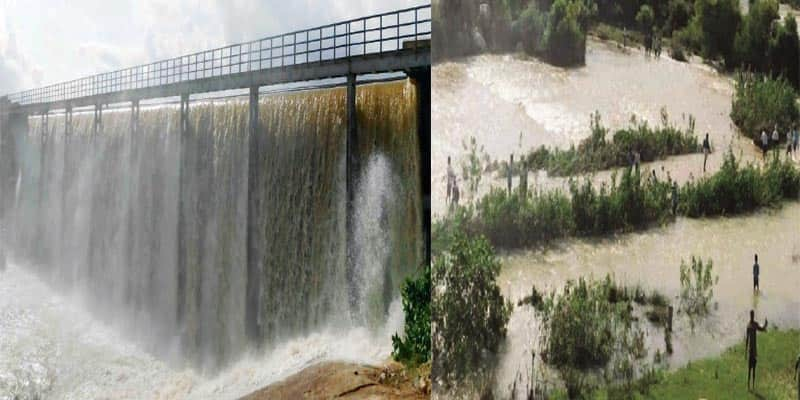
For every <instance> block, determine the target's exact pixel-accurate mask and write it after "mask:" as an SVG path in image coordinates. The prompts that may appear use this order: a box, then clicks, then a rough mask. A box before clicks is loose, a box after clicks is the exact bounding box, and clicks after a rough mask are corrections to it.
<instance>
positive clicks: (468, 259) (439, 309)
mask: <svg viewBox="0 0 800 400" xmlns="http://www.w3.org/2000/svg"><path fill="white" fill-rule="evenodd" d="M432 272H433V283H434V289H433V294H432V297H433V299H432V301H433V309H432V311H433V313H432V314H431V326H432V337H433V375H435V376H437V377H440V378H442V379H444V380H445V381H446V382H461V381H463V380H464V379H465V378H466V377H467V376H472V375H473V374H477V375H485V374H486V373H488V372H489V371H492V369H493V365H494V362H495V357H496V355H497V352H498V349H499V346H500V344H501V343H502V342H503V340H504V339H505V335H506V324H507V323H508V318H509V316H510V314H511V309H512V305H511V303H510V302H506V300H505V299H504V298H503V295H502V294H501V293H500V288H499V287H498V286H497V284H496V283H495V279H496V278H497V275H498V273H499V272H500V262H499V261H498V260H497V258H496V256H495V254H494V250H493V249H492V247H491V246H490V245H489V243H488V242H487V241H486V240H485V239H483V238H476V239H471V238H468V237H467V236H465V235H463V234H458V235H456V237H455V238H454V241H453V243H452V245H451V247H450V248H449V250H448V251H446V252H443V253H442V254H441V255H439V256H437V257H436V259H435V260H434V264H433V271H432Z"/></svg>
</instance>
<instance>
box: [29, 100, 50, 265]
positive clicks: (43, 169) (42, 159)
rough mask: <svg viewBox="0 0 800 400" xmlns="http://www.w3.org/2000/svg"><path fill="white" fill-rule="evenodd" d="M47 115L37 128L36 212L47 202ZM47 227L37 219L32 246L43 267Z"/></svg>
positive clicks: (44, 222) (43, 114) (45, 253)
mask: <svg viewBox="0 0 800 400" xmlns="http://www.w3.org/2000/svg"><path fill="white" fill-rule="evenodd" d="M48 121H49V115H48V112H47V111H45V112H44V113H42V115H41V126H40V127H39V129H40V132H39V188H38V196H37V201H38V203H37V204H38V206H37V209H38V210H44V209H45V207H44V203H45V201H47V194H46V193H45V192H46V188H47V175H48V174H47V141H48V137H47V136H48V135H49V133H50V132H49V130H50V129H49V127H48ZM46 225H49V224H48V222H47V221H46V218H41V219H39V225H38V227H37V230H36V239H35V240H36V244H35V245H34V247H33V248H34V249H36V250H38V251H36V253H37V254H35V256H36V257H37V258H38V259H39V261H40V262H43V263H44V264H45V265H48V262H49V258H48V253H47V250H48V249H47V248H45V243H46V241H45V240H44V239H45V233H46V232H47V226H46Z"/></svg>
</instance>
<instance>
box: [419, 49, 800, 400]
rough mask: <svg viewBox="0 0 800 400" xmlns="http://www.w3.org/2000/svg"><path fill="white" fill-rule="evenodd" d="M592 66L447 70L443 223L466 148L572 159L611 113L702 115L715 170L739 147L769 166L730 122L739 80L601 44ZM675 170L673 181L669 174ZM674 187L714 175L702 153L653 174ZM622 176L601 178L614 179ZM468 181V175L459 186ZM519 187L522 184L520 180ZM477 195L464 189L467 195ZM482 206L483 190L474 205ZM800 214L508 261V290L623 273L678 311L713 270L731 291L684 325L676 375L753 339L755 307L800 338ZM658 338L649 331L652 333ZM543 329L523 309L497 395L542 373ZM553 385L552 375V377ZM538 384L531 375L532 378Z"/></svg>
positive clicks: (440, 181)
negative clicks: (755, 269)
mask: <svg viewBox="0 0 800 400" xmlns="http://www.w3.org/2000/svg"><path fill="white" fill-rule="evenodd" d="M587 46H588V47H587V55H586V66H584V67H580V68H574V69H562V68H556V67H553V66H550V65H547V64H544V63H542V62H540V61H538V60H535V59H533V58H530V57H527V56H524V55H521V54H510V55H481V56H476V57H472V58H469V59H466V60H461V61H457V62H447V63H443V64H440V65H437V66H435V67H434V70H433V79H434V85H433V89H432V91H433V100H434V101H433V108H432V111H433V113H432V116H431V118H432V123H433V127H434V132H436V133H435V134H434V135H433V155H432V160H431V164H432V167H433V172H432V173H433V175H432V184H433V186H434V190H435V191H436V193H437V195H436V196H434V198H435V200H434V204H433V212H434V218H437V216H439V217H440V216H441V215H443V213H444V212H445V204H444V199H445V194H444V181H445V171H446V160H447V157H448V156H451V157H452V158H453V163H454V164H455V168H456V171H458V170H459V167H458V166H459V164H460V162H461V160H463V159H464V158H465V154H466V152H465V150H464V147H463V145H462V143H463V142H465V141H468V140H469V139H470V138H471V137H475V139H476V140H477V143H478V144H479V145H480V146H483V148H484V151H485V152H486V154H487V155H488V156H489V158H491V159H492V160H495V159H501V160H507V159H508V157H509V155H510V154H512V153H513V154H515V158H518V157H519V156H520V155H521V154H525V153H527V152H528V151H529V150H530V149H531V148H533V147H537V146H539V145H543V144H544V145H547V146H553V147H558V148H568V147H569V146H570V145H571V144H577V143H578V142H579V141H580V140H581V139H583V138H585V137H587V136H588V135H589V133H590V131H589V117H590V114H591V113H593V112H594V111H599V112H600V114H601V116H602V121H603V124H604V125H605V126H606V127H608V128H610V129H612V130H613V129H615V128H621V127H624V126H628V124H629V121H630V118H631V115H636V117H637V118H638V119H640V120H645V121H647V122H648V123H649V124H651V125H656V124H660V123H661V109H662V107H664V108H666V110H667V112H668V114H669V118H670V121H671V123H672V124H675V125H678V126H682V127H685V126H687V123H688V116H689V115H692V116H694V117H695V118H696V128H695V133H696V135H698V137H700V136H701V135H704V134H705V133H708V134H709V136H710V140H711V144H712V148H713V150H714V152H713V153H712V154H711V155H710V157H709V159H708V170H709V172H708V173H713V171H715V170H717V169H718V168H719V166H720V165H721V164H722V160H723V155H724V153H725V151H726V150H727V149H729V148H730V149H731V150H732V151H733V152H734V154H735V155H736V156H737V157H739V158H740V159H741V160H743V161H744V162H760V160H761V155H760V152H758V151H757V149H756V148H755V147H754V146H753V145H752V144H751V142H750V141H749V140H747V139H743V138H741V137H740V136H739V135H738V133H737V132H736V128H735V126H734V125H733V124H732V122H731V120H730V117H729V114H730V108H731V99H732V95H733V81H732V79H731V78H730V77H729V76H725V75H722V74H720V73H718V72H716V71H715V70H713V69H712V68H710V67H708V66H706V65H703V64H702V63H701V62H699V61H697V60H693V61H692V62H691V63H681V62H677V61H674V60H672V59H670V58H668V57H665V56H662V57H661V58H660V59H653V58H647V57H645V56H644V54H643V52H642V51H641V50H636V49H626V50H621V49H619V48H618V47H617V46H616V45H615V44H608V43H604V42H599V41H596V40H591V39H590V40H589V42H588V44H587ZM662 167H663V170H662ZM650 169H655V170H656V171H657V174H658V176H659V177H660V178H665V177H666V173H667V172H669V173H670V176H671V177H672V178H673V179H676V180H678V181H679V182H685V181H687V180H689V179H691V178H692V177H700V176H702V175H703V156H702V154H693V155H685V156H678V157H670V158H668V159H666V160H660V161H656V162H653V163H646V164H644V165H643V171H645V172H649V170H650ZM612 172H613V171H601V172H598V173H596V174H592V175H591V176H589V177H588V178H589V179H593V180H594V181H596V182H598V181H607V180H609V179H610V176H611V173H612ZM531 175H532V176H531V177H529V179H528V182H529V184H533V185H535V188H536V190H554V189H563V188H565V186H566V182H567V179H566V178H555V177H548V176H547V174H546V173H545V172H544V171H538V172H532V173H531ZM459 179H460V178H459ZM514 184H515V185H516V180H515V182H514ZM505 185H506V181H505V179H504V178H498V177H497V176H490V175H488V174H487V175H484V177H483V179H482V182H481V186H480V187H479V189H478V191H477V193H476V194H475V195H478V196H479V195H481V194H482V193H486V192H487V191H488V190H489V188H491V187H505ZM463 186H465V185H462V187H463ZM465 197H466V198H467V199H469V193H468V194H467V196H462V198H465ZM798 232H800V203H798V202H789V203H785V204H784V205H783V207H782V208H781V209H779V210H768V211H762V212H758V213H753V214H750V215H746V216H739V217H735V218H717V219H699V220H698V219H686V218H679V219H678V220H677V221H676V222H675V223H672V224H669V225H666V226H664V227H660V228H655V229H650V230H647V231H644V232H637V233H631V234H625V235H617V236H611V237H606V238H601V239H586V240H583V239H580V240H579V239H572V240H566V241H562V242H560V243H558V244H557V245H555V246H552V247H549V248H547V249H544V250H542V249H537V250H528V251H516V252H510V253H503V254H502V256H501V258H502V264H503V269H502V271H501V275H500V277H499V280H498V283H499V285H500V287H501V290H502V292H503V294H504V295H505V296H506V297H507V298H508V299H509V300H511V301H512V302H514V303H515V304H516V303H517V301H519V300H520V299H522V298H523V297H525V296H527V295H529V294H530V292H531V287H532V286H533V285H535V286H536V287H537V289H539V290H546V291H552V290H555V289H558V288H561V287H563V285H564V284H565V282H566V281H567V280H570V279H577V278H578V277H581V276H584V277H594V278H597V279H602V278H603V277H604V276H605V275H606V274H612V275H613V276H614V277H615V278H616V279H617V280H619V281H620V282H621V283H624V284H630V285H636V284H640V285H642V287H644V288H645V289H646V290H647V291H648V292H650V291H651V290H653V289H658V290H659V291H660V292H662V293H663V294H665V295H667V296H668V297H669V298H670V299H672V301H673V304H677V301H676V298H675V297H676V296H677V295H678V294H679V290H680V280H679V277H680V272H679V271H680V270H679V267H680V263H681V260H686V261H687V262H688V261H689V259H690V258H691V256H692V255H695V256H698V257H701V258H703V259H704V260H707V259H711V260H713V263H714V273H715V274H718V275H719V284H718V285H717V286H716V287H715V289H714V295H715V296H714V301H715V302H716V303H717V304H716V308H715V310H714V311H713V313H712V314H711V316H709V317H708V318H707V319H705V320H703V321H701V322H700V323H699V324H698V325H697V326H696V327H695V329H694V330H692V329H691V327H690V325H689V321H688V319H686V318H683V317H682V316H677V317H676V320H675V326H674V333H673V347H674V354H673V355H672V356H670V357H669V358H668V359H667V364H668V365H669V366H670V368H675V367H679V366H681V365H684V364H685V363H687V362H689V361H691V360H696V359H700V358H704V357H709V356H713V355H716V354H719V353H720V352H721V351H722V350H723V349H725V348H727V347H729V346H731V345H733V344H735V343H737V342H738V341H740V340H742V339H743V338H744V327H745V323H746V321H747V318H748V312H749V310H750V309H751V308H752V309H755V311H756V316H757V318H758V319H759V320H761V321H762V322H763V319H764V318H768V319H769V321H770V325H771V326H777V327H779V328H781V329H786V328H800V234H798ZM754 253H758V254H759V262H760V265H761V271H762V276H761V281H762V282H761V287H762V292H761V294H760V295H758V296H755V295H754V294H753V292H752V265H753V255H754ZM643 325H644V326H645V327H646V326H647V323H646V322H645V323H644V324H643ZM538 331H539V326H538V321H537V319H536V318H535V316H534V314H533V312H532V310H531V309H530V307H527V306H525V307H516V308H515V310H514V312H513V314H512V316H511V319H510V321H509V325H508V340H507V343H506V346H505V348H504V349H503V351H502V353H501V354H500V357H501V358H500V364H499V367H498V369H497V371H496V372H497V377H496V384H495V391H496V392H497V394H498V395H500V398H507V397H509V396H508V394H509V393H508V391H509V389H510V387H511V386H512V384H513V382H514V380H515V379H516V378H517V377H525V376H529V375H530V367H531V355H530V354H531V350H535V349H532V345H533V344H534V343H536V342H537V336H536V335H537V334H538ZM647 333H648V338H647V340H646V343H647V344H648V347H649V357H648V360H652V356H653V354H654V353H655V351H656V350H657V349H660V350H661V352H662V353H663V352H664V350H665V344H664V339H663V333H661V332H660V330H658V329H648V330H647ZM545 375H548V374H545ZM522 381H523V383H525V378H523V379H522Z"/></svg>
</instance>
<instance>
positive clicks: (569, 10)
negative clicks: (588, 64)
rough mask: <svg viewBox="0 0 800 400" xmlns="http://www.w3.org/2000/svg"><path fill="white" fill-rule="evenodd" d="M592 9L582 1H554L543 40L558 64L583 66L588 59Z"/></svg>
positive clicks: (549, 58) (551, 57)
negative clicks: (588, 27)
mask: <svg viewBox="0 0 800 400" xmlns="http://www.w3.org/2000/svg"><path fill="white" fill-rule="evenodd" d="M588 16H589V10H588V9H587V8H586V3H584V1H583V0H555V1H554V2H553V5H552V6H551V7H550V13H549V15H548V18H547V26H546V27H545V31H544V43H545V46H544V47H545V49H546V50H547V58H548V60H549V61H550V62H552V63H553V64H555V65H562V66H570V65H581V64H583V63H584V60H585V58H586V28H587V25H588V21H587V19H588Z"/></svg>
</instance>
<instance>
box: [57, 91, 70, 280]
mask: <svg viewBox="0 0 800 400" xmlns="http://www.w3.org/2000/svg"><path fill="white" fill-rule="evenodd" d="M71 134H72V106H71V105H69V104H67V107H66V108H65V109H64V143H63V144H62V146H61V147H62V151H63V153H62V154H61V155H62V162H63V164H62V167H61V239H60V242H61V245H62V247H61V253H62V258H64V256H65V255H66V253H67V248H68V246H67V241H68V240H69V239H68V235H67V221H68V218H67V191H68V189H69V185H70V179H71V173H70V168H69V167H70V164H69V142H70V135H71ZM66 275H68V274H64V275H63V276H65V277H66Z"/></svg>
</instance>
